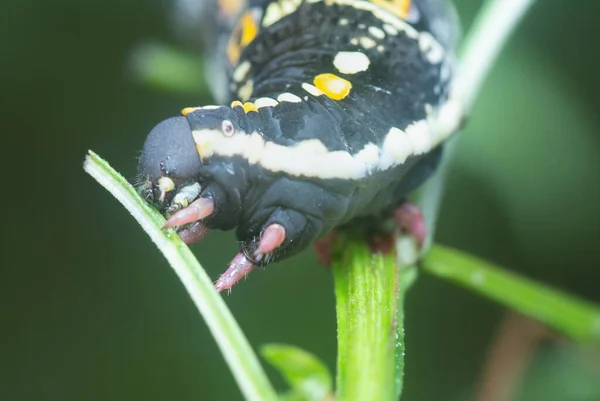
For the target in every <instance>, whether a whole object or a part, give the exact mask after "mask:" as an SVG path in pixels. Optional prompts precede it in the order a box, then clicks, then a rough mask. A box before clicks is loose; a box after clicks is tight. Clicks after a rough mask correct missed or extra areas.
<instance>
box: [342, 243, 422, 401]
mask: <svg viewBox="0 0 600 401" xmlns="http://www.w3.org/2000/svg"><path fill="white" fill-rule="evenodd" d="M337 249H338V251H339V255H338V257H336V259H335V260H336V261H335V262H334V265H333V274H334V279H335V296H336V311H337V323H338V360H337V379H336V382H337V383H336V387H337V396H338V398H339V399H341V400H345V401H349V400H360V401H362V400H392V399H397V398H398V396H399V394H400V393H401V391H402V378H403V375H404V348H405V347H404V314H403V312H402V310H401V308H402V307H403V306H404V296H405V294H406V291H407V290H408V288H409V287H410V284H411V283H412V282H413V281H414V278H415V275H416V269H415V268H408V267H407V268H403V269H400V268H399V267H398V263H397V261H396V257H395V255H394V254H393V253H392V254H373V252H372V251H371V250H370V249H369V247H368V246H367V245H365V243H364V240H361V239H354V238H349V237H345V236H344V237H343V238H341V239H340V240H339V243H338V246H337Z"/></svg>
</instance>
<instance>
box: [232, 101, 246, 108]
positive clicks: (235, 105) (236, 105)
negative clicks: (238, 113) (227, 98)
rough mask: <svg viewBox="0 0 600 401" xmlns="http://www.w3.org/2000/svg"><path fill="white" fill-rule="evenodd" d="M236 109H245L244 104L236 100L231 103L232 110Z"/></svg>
mask: <svg viewBox="0 0 600 401" xmlns="http://www.w3.org/2000/svg"><path fill="white" fill-rule="evenodd" d="M234 107H244V103H242V102H240V101H239V100H234V101H233V102H231V108H232V109H233V108H234Z"/></svg>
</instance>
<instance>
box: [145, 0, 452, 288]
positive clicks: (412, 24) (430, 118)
mask: <svg viewBox="0 0 600 401" xmlns="http://www.w3.org/2000/svg"><path fill="white" fill-rule="evenodd" d="M220 19H221V31H226V32H227V35H226V36H227V38H226V39H223V38H220V39H218V40H215V43H216V44H217V46H216V49H215V50H214V52H213V57H212V58H211V61H210V62H211V63H212V66H213V68H212V71H213V73H215V74H216V73H217V72H221V73H222V74H224V76H225V77H226V80H224V79H219V78H218V77H217V76H214V82H219V83H221V82H227V85H228V87H227V88H216V90H215V92H216V93H217V94H218V93H227V92H228V93H229V95H228V96H227V95H225V96H223V95H221V96H220V97H222V99H219V100H220V101H223V102H224V103H226V105H224V106H205V107H195V108H187V109H184V110H183V116H182V117H173V118H171V119H168V120H166V121H163V122H161V123H160V124H158V125H157V126H156V127H155V128H154V129H153V130H152V132H150V134H149V135H148V138H147V140H146V143H145V145H144V149H143V152H142V156H141V159H140V166H139V172H140V176H141V177H142V183H141V184H140V185H139V189H140V191H141V192H142V193H143V194H144V196H145V197H146V199H148V200H149V201H151V202H153V203H154V204H155V205H156V206H157V207H158V208H159V209H160V210H161V211H165V212H166V213H167V215H168V216H170V218H169V220H168V221H167V226H168V227H172V226H175V227H177V228H178V230H179V233H180V235H181V236H182V238H183V239H184V240H185V241H186V242H195V241H197V240H199V239H200V238H202V236H203V235H204V234H205V233H206V232H207V231H208V229H221V230H229V229H233V228H237V236H238V238H239V240H240V241H242V244H243V245H242V250H241V252H240V253H239V254H238V255H237V256H236V258H235V259H234V260H233V262H232V263H231V266H230V268H229V269H228V270H227V272H226V273H225V274H224V275H223V276H222V277H221V279H220V280H219V281H218V282H217V288H218V289H219V290H222V289H226V288H231V286H232V285H233V284H234V283H235V282H236V281H237V280H238V279H239V278H241V277H243V276H244V275H245V274H247V273H248V272H249V271H250V270H251V269H252V268H253V267H254V266H256V265H261V264H265V263H267V262H269V261H271V260H279V259H282V258H285V257H288V256H290V255H293V254H295V253H296V252H298V251H300V250H302V249H304V248H306V247H307V246H308V245H310V244H311V243H312V242H313V241H314V240H316V239H317V238H319V237H321V236H323V235H325V234H326V233H328V232H330V231H331V230H332V229H334V228H335V227H337V226H339V225H342V224H344V223H347V222H349V221H350V220H352V219H354V218H357V217H366V216H375V215H380V214H382V213H386V212H391V211H392V210H393V209H394V208H395V207H397V206H398V205H399V204H400V202H402V201H403V200H404V199H405V198H406V195H407V194H408V193H409V192H410V191H412V190H413V189H415V188H416V187H417V186H418V185H420V184H421V183H422V182H423V181H424V180H425V179H426V178H427V177H428V176H429V175H430V174H431V173H432V172H433V170H434V169H435V167H436V165H437V163H438V161H439V158H440V153H441V148H442V142H443V140H444V139H445V138H446V137H447V136H448V135H449V134H450V133H451V132H452V131H453V129H454V127H455V125H456V124H455V119H456V118H457V116H456V113H455V112H454V109H455V107H454V105H453V102H452V99H451V97H450V93H451V91H450V89H451V85H452V82H453V81H452V78H453V76H454V53H453V52H454V44H455V41H456V39H457V38H456V37H457V23H456V19H455V18H454V12H453V8H452V7H451V5H450V4H448V3H447V2H446V1H444V0H413V1H412V2H411V1H410V0H393V1H386V0H372V1H366V0H279V1H269V0H249V4H244V3H243V2H236V1H233V2H232V1H228V2H227V3H221V4H220ZM223 89H226V91H223Z"/></svg>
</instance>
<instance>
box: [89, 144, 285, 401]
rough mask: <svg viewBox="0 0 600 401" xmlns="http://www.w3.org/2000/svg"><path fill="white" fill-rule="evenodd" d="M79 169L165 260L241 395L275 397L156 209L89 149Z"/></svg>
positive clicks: (210, 289)
mask: <svg viewBox="0 0 600 401" xmlns="http://www.w3.org/2000/svg"><path fill="white" fill-rule="evenodd" d="M84 169H85V171H86V172H87V173H88V174H90V175H91V176H92V177H94V178H95V179H96V180H97V181H98V182H99V183H100V184H101V185H102V186H103V187H104V188H106V189H107V190H108V191H109V192H110V193H111V194H112V195H113V196H114V197H115V198H117V200H118V201H119V202H121V203H122V204H123V206H125V208H126V209H127V210H128V211H129V213H131V215H132V216H133V217H134V218H135V219H136V220H137V221H138V223H139V224H140V225H141V226H142V228H143V229H144V231H146V233H147V234H148V235H149V236H150V238H151V239H152V241H154V243H155V244H156V246H158V249H159V250H160V251H161V252H162V254H163V255H164V256H165V258H167V260H168V261H169V264H170V265H171V267H172V268H173V270H175V273H176V274H177V276H179V279H180V280H181V282H182V283H183V285H184V286H185V288H186V290H187V292H188V293H189V295H190V297H191V298H192V300H193V301H194V304H195V305H196V307H197V308H198V310H199V311H200V313H201V314H202V316H203V317H204V320H205V321H206V324H207V325H208V328H209V329H210V331H211V333H212V335H213V337H214V338H215V340H216V342H217V345H218V346H219V348H220V350H221V353H222V354H223V356H224V358H225V361H226V362H227V364H228V365H229V368H230V369H231V372H232V373H233V376H234V378H235V380H236V381H237V383H238V385H239V387H240V389H241V391H242V393H243V395H244V396H245V398H246V399H248V400H257V401H263V400H276V399H277V396H276V393H275V390H274V389H273V387H272V386H271V384H270V383H269V380H268V379H267V375H266V374H265V372H264V371H263V369H262V366H261V365H260V363H259V360H258V357H257V356H256V354H255V353H254V351H253V350H252V347H251V346H250V344H249V343H248V340H247V339H246V337H245V336H244V334H243V333H242V330H241V329H240V327H239V326H238V324H237V322H236V321H235V319H234V317H233V315H232V314H231V312H230V311H229V309H228V308H227V305H226V304H225V302H224V301H223V299H222V298H221V296H219V294H218V293H217V292H216V291H215V289H214V287H213V283H212V281H211V280H210V278H209V277H208V275H207V274H206V272H205V271H204V269H203V268H202V266H201V265H200V263H198V261H197V260H196V258H195V257H194V255H193V254H192V252H191V251H190V250H189V248H188V247H187V246H186V245H185V244H184V243H183V242H182V241H181V239H180V238H179V236H178V235H177V234H176V233H175V232H174V231H173V230H162V229H161V227H162V226H163V224H164V222H165V220H164V218H163V217H162V216H161V215H160V213H158V211H156V210H155V209H154V208H152V207H151V206H150V205H148V204H147V203H146V202H144V200H143V199H142V198H140V196H139V195H138V194H137V192H136V191H135V189H134V188H133V187H132V186H131V185H130V184H129V183H128V182H127V180H125V178H123V177H122V176H121V175H120V174H119V173H117V172H116V171H115V170H113V169H112V167H110V166H109V164H108V163H107V162H106V161H104V160H103V159H101V158H100V157H99V156H98V155H96V154H95V153H93V152H91V151H90V152H89V155H88V156H87V157H86V160H85V163H84Z"/></svg>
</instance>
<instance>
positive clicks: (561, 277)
mask: <svg viewBox="0 0 600 401" xmlns="http://www.w3.org/2000/svg"><path fill="white" fill-rule="evenodd" d="M456 3H457V6H458V9H459V12H460V14H461V17H462V19H463V25H464V27H465V28H468V26H469V25H470V23H471V21H472V18H473V16H474V13H475V10H476V9H477V7H478V6H479V5H480V2H479V1H473V0H462V1H457V2H456ZM599 12H600V2H598V1H594V0H579V1H576V2H569V1H566V0H563V1H561V0H544V1H539V2H538V4H537V5H536V6H535V7H534V9H533V10H532V12H531V13H530V14H529V16H528V17H527V18H526V20H525V21H524V23H523V25H522V26H521V27H520V28H519V29H518V32H517V33H516V35H515V36H514V37H513V39H512V40H511V41H510V44H509V46H508V48H507V49H506V51H505V52H504V53H503V55H502V57H501V59H500V61H499V63H498V64H497V65H496V67H495V68H494V70H493V73H492V74H491V77H490V79H489V81H488V83H487V84H486V85H485V87H484V92H483V95H482V96H481V98H480V101H479V102H478V103H477V105H476V107H475V110H474V112H473V115H472V117H471V119H470V120H469V123H468V127H467V129H466V130H465V131H464V133H463V136H462V139H461V141H460V145H459V150H458V152H457V155H456V159H455V162H454V166H453V169H452V173H451V176H450V178H449V182H448V191H447V197H446V200H445V202H444V203H443V208H442V213H441V218H440V222H439V231H438V236H437V237H438V240H439V242H442V243H444V244H448V245H452V246H455V247H458V248H460V249H463V250H466V251H469V252H472V253H473V254H476V255H478V256H481V257H485V258H487V259H489V260H492V261H495V262H497V263H500V264H503V265H504V266H507V267H509V268H511V269H513V270H516V271H518V272H520V273H522V274H525V275H528V276H530V277H534V278H537V279H539V280H541V281H544V282H548V283H551V284H553V285H555V286H558V287H561V288H563V289H565V290H568V291H571V292H573V293H576V294H578V295H580V296H582V297H586V298H588V299H591V300H595V301H597V302H598V301H600V291H599V290H600V269H599V267H600V266H599V265H600V263H599V261H600V247H599V242H600V241H599V240H600V116H599V111H600V74H599V72H598V71H599V68H598V62H599V61H600V49H599V46H598V39H599V38H600V24H598V22H597V20H598V19H597V15H598V13H599ZM172 13H173V9H172V4H171V3H170V2H169V1H168V0H162V1H159V0H150V1H142V0H129V1H117V0H104V1H94V2H91V1H80V0H57V1H52V2H50V1H42V0H38V1H36V0H18V1H17V0H2V2H1V4H0V43H1V48H0V52H1V53H0V82H1V95H0V124H1V132H2V138H3V146H2V147H1V149H2V154H3V157H4V159H3V163H2V164H3V165H4V166H5V173H4V175H3V179H2V182H4V184H3V185H2V188H3V191H2V195H3V196H2V201H3V204H4V207H3V210H4V215H5V224H4V227H5V228H4V230H3V231H2V233H3V239H2V241H1V246H2V249H1V252H0V324H1V327H0V399H2V400H144V401H155V400H182V401H183V400H235V399H240V398H241V395H240V393H239V391H238V389H237V387H236V386H235V383H234V381H233V379H232V377H231V375H230V373H229V371H228V368H227V367H226V365H225V363H224V361H223V359H222V357H221V356H220V354H219V352H218V351H217V349H216V347H215V343H214V341H213V339H212V338H211V336H210V334H209V332H208V330H207V328H206V326H205V324H204V322H203V321H202V319H201V318H200V316H199V315H198V313H197V311H196V310H195V308H194V306H193V305H192V302H190V300H189V299H188V296H187V294H186V293H185V292H184V290H183V287H182V286H181V285H180V283H179V282H178V280H177V278H176V277H175V275H174V274H173V272H172V271H171V270H170V268H169V267H168V265H167V264H166V262H165V260H164V259H163V258H162V256H161V255H160V254H159V253H158V251H157V250H156V249H155V247H154V246H153V245H152V244H151V243H150V241H149V239H148V238H147V237H146V235H145V234H144V233H143V232H142V231H141V229H140V228H139V227H138V226H137V225H136V223H135V222H134V221H133V219H132V218H131V217H130V216H128V215H127V213H126V212H125V211H124V209H123V208H122V207H120V206H119V205H118V204H117V202H116V201H115V200H114V199H112V198H111V197H110V196H109V195H108V193H106V192H105V190H104V189H102V188H101V187H100V186H99V185H98V184H96V183H95V182H94V181H93V180H92V179H91V178H90V177H88V176H86V175H85V174H84V172H83V170H82V168H81V163H82V161H83V158H84V155H85V153H86V151H87V150H88V149H93V150H94V151H96V152H98V153H99V154H100V155H101V156H103V157H104V158H106V159H107V160H109V161H110V163H111V164H112V165H113V166H114V167H115V168H116V169H118V170H119V171H121V172H122V173H123V174H124V175H125V176H128V177H133V175H134V174H135V167H136V157H137V156H138V154H139V152H140V149H141V146H142V143H143V141H144V138H145V136H146V134H147V132H148V131H149V130H150V129H151V128H152V126H153V125H154V124H155V123H157V122H158V121H160V120H162V119H164V118H166V117H168V116H171V115H175V114H177V113H179V110H180V109H182V108H183V107H185V106H189V105H202V104H209V103H211V102H212V101H211V99H210V95H209V94H208V93H207V91H206V89H205V88H202V87H199V88H198V91H197V93H194V92H195V91H194V90H190V91H189V92H188V94H186V95H181V94H176V93H173V92H168V91H164V90H160V89H158V88H154V87H152V86H149V85H143V84H141V83H140V82H138V81H137V80H136V79H135V75H134V74H133V73H132V71H131V68H130V65H131V63H130V61H131V55H132V51H133V50H134V49H135V48H136V47H137V46H139V45H140V44H142V43H147V42H149V41H156V42H158V43H164V44H170V45H174V46H183V44H182V42H181V40H180V39H181V36H178V35H176V34H175V32H176V29H175V28H174V27H173V24H172V21H173V19H172ZM193 250H194V252H195V253H196V254H197V255H198V256H199V258H200V260H201V261H202V263H203V265H204V266H205V267H206V268H207V270H208V272H209V274H210V275H211V277H213V278H216V277H218V275H219V274H220V273H221V272H222V271H223V269H224V268H225V266H226V263H227V262H228V261H229V259H230V258H231V257H232V256H233V255H234V253H235V251H236V242H235V240H234V238H233V235H232V234H231V233H217V232H215V233H212V234H211V235H210V236H209V237H208V238H206V240H205V241H204V242H202V243H201V244H198V245H196V246H194V247H193ZM266 270H267V271H257V272H255V273H253V274H252V276H251V278H250V279H249V280H248V281H247V282H246V283H244V284H243V285H239V286H237V287H235V289H234V291H233V294H232V295H231V296H229V297H227V303H228V304H229V306H230V307H231V309H232V310H233V313H234V315H235V316H236V317H237V319H238V320H239V323H240V324H241V326H242V328H243V329H244V330H245V332H246V334H247V336H248V337H249V339H250V341H251V342H252V344H253V345H255V346H257V347H258V346H259V345H260V344H263V343H268V342H285V343H290V344H294V345H297V346H300V347H302V348H304V349H306V350H308V351H310V352H313V353H315V354H316V355H318V356H320V357H321V358H323V359H324V360H325V361H326V362H327V364H328V365H329V366H330V367H331V368H333V367H334V364H335V347H336V341H335V334H336V332H335V314H334V299H333V284H332V279H331V274H330V272H329V271H328V270H327V269H326V268H323V267H322V266H320V265H318V264H317V263H316V261H315V256H314V255H313V253H312V252H311V251H309V252H305V253H304V254H302V255H301V256H299V257H296V258H294V259H292V260H289V261H285V262H283V263H280V264H276V265H271V266H269V267H268V268H267V269H266ZM504 315H505V311H504V310H503V309H502V308H500V307H499V306H497V305H494V304H492V303H491V302H489V301H487V300H484V299H481V298H478V297H476V296H474V295H471V294H469V293H467V292H466V291H464V290H462V289H460V288H455V287H453V286H452V285H450V284H447V283H444V282H440V281H438V280H437V279H434V278H431V277H428V276H425V275H423V276H422V277H420V279H419V280H418V282H417V284H416V286H415V287H414V289H412V290H411V293H410V296H409V299H408V310H407V322H406V327H407V343H408V344H407V346H408V351H407V360H406V363H407V374H406V396H405V399H407V400H411V401H420V400H423V401H428V400H469V399H473V396H472V394H473V392H474V391H475V390H476V389H477V387H478V386H479V385H480V384H481V383H480V378H481V370H482V366H483V365H484V363H485V361H486V355H487V352H488V350H489V349H490V346H491V345H492V344H493V343H494V341H495V338H496V332H497V329H498V327H499V325H500V322H501V321H502V318H503V316H504ZM599 365H600V362H599V361H598V359H597V358H596V359H593V357H592V355H591V354H590V353H589V352H587V351H586V350H584V351H582V350H576V349H575V348H573V347H571V346H569V345H564V344H563V345H561V346H560V347H558V346H555V345H552V344H549V345H548V346H545V347H543V348H541V349H539V350H538V351H537V352H536V354H535V357H534V359H533V365H532V367H531V368H530V369H528V370H527V372H526V374H525V379H524V380H523V381H521V382H519V384H518V388H517V390H516V394H517V396H516V398H515V399H517V400H523V401H525V400H533V401H536V400H557V401H558V400H560V401H570V400H582V401H593V400H600V384H599V382H600V380H598V378H600V368H599ZM269 369H270V368H269ZM269 373H270V374H272V375H273V378H274V380H275V382H276V384H277V385H278V386H279V387H280V388H283V384H282V381H281V380H280V379H279V378H278V377H277V374H276V373H275V372H274V371H273V370H269Z"/></svg>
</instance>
